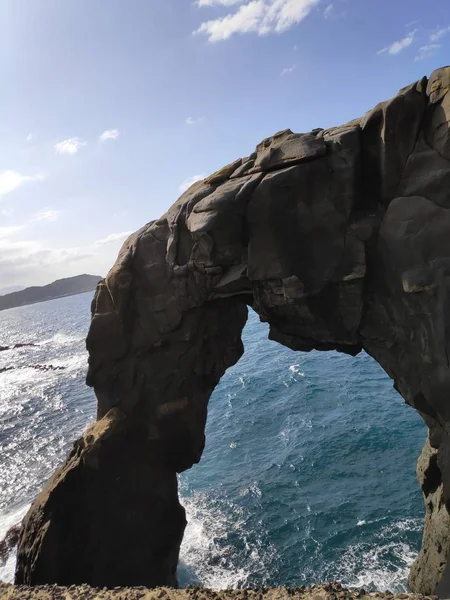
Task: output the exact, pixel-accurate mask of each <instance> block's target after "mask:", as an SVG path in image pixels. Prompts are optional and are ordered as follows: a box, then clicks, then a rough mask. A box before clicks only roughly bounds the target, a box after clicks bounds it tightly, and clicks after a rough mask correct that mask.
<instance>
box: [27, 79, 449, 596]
mask: <svg viewBox="0 0 450 600" xmlns="http://www.w3.org/2000/svg"><path fill="white" fill-rule="evenodd" d="M449 88H450V68H444V69H440V70H438V71H436V72H434V73H433V74H432V75H431V77H430V78H429V79H427V78H423V79H422V80H421V81H417V82H415V83H413V84H412V85H410V86H408V87H406V88H404V89H402V90H401V91H400V92H399V94H398V95H397V96H396V97H395V98H393V99H392V100H389V101H388V102H384V103H381V104H379V105H377V106H376V107H375V108H374V109H373V110H371V111H370V112H369V113H367V114H366V115H365V116H364V117H362V118H361V119H357V120H355V121H352V122H350V123H348V124H346V125H344V126H342V127H336V128H332V129H327V130H322V129H315V130H313V131H312V132H310V133H303V134H296V133H292V132H291V131H290V130H285V131H282V132H280V133H277V134H275V135H274V136H272V137H271V138H268V139H266V140H264V141H262V142H261V143H260V144H259V145H258V146H257V147H256V150H255V152H253V153H252V154H251V155H250V156H248V157H246V158H243V159H239V160H237V161H235V162H234V163H232V164H230V165H228V166H226V167H224V168H223V169H221V170H220V171H218V172H216V173H214V174H213V175H211V176H210V177H208V178H206V179H205V180H203V181H202V182H199V183H196V184H195V185H193V186H192V187H191V188H190V189H189V190H188V191H187V192H185V193H184V194H183V195H182V196H181V198H179V200H178V201H177V202H176V203H175V204H174V205H173V206H172V207H171V208H170V209H169V210H168V212H167V213H166V214H165V215H164V216H163V217H162V218H161V219H159V220H157V221H153V222H151V223H148V224H147V225H145V226H144V227H143V228H142V229H140V230H139V231H137V232H136V233H135V234H133V235H132V236H131V237H130V238H129V239H128V240H127V241H126V242H125V244H124V245H123V247H122V250H121V251H120V254H119V257H118V259H117V261H116V263H115V265H114V266H113V268H112V269H111V271H110V272H109V273H108V275H107V277H106V279H105V280H104V281H102V282H101V283H100V284H99V285H98V287H97V291H96V294H95V298H94V301H93V304H92V323H91V327H90V331H89V335H88V338H87V347H88V350H89V355H90V356H89V373H88V379H87V381H88V384H89V385H91V386H93V387H94V389H95V393H96V396H97V399H98V422H97V423H96V424H94V425H93V426H92V427H91V429H90V430H89V431H88V432H87V433H86V434H85V435H84V436H83V438H82V439H81V440H79V441H78V442H76V444H75V447H74V450H73V451H72V453H71V455H70V456H69V458H68V460H67V461H66V463H65V464H64V465H63V466H62V467H61V468H60V469H59V470H58V471H57V472H56V473H55V475H54V476H53V477H52V478H51V480H50V481H49V482H48V484H47V485H46V487H45V489H44V491H43V492H42V494H41V495H40V496H39V497H38V498H37V500H36V501H35V502H34V504H33V506H32V507H31V509H30V511H29V513H28V515H27V516H26V518H25V520H24V524H23V527H22V531H21V537H20V541H19V551H18V561H17V572H16V582H17V583H27V584H33V585H34V584H39V583H53V582H57V583H60V584H72V583H90V584H92V585H99V586H103V585H106V586H110V587H113V586H116V585H147V586H154V585H161V584H173V583H174V582H175V570H176V566H177V558H178V550H179V545H180V542H181V539H182V536H183V530H184V526H185V517H184V511H183V509H182V507H181V506H180V504H179V501H178V495H177V484H176V474H177V473H179V472H181V471H183V470H185V469H188V468H189V467H191V466H192V465H193V464H194V463H196V462H198V461H199V460H200V457H201V455H202V451H203V447H204V427H205V422H206V415H207V404H208V399H209V397H210V394H211V392H212V390H213V389H214V387H215V385H216V384H217V382H218V381H219V379H220V377H221V376H222V375H223V373H224V372H225V370H226V369H227V368H228V367H229V366H230V365H232V364H234V363H235V362H236V361H237V360H238V359H239V357H240V356H241V354H242V351H243V348H242V342H241V331H242V328H243V326H244V324H245V321H246V316H247V305H250V306H252V307H253V308H254V310H256V311H257V312H258V313H259V315H260V317H261V319H262V320H263V321H266V322H268V323H269V324H270V338H271V339H273V340H276V341H278V342H280V343H281V344H284V345H286V346H288V347H290V348H292V349H294V350H302V351H309V350H312V349H317V350H331V349H335V350H339V351H341V352H346V353H349V354H352V355H355V354H357V353H358V352H360V351H361V350H362V349H363V348H364V349H365V350H366V351H367V352H368V353H369V354H371V355H372V356H373V357H374V358H375V359H376V360H377V361H378V362H379V363H380V365H381V366H382V367H383V368H384V369H385V370H386V372H387V373H388V374H389V375H390V376H391V377H392V379H393V380H394V382H395V386H396V389H397V390H398V391H399V392H400V394H401V395H402V396H403V398H404V399H405V401H406V402H407V403H408V404H410V405H411V406H412V407H413V408H415V409H416V410H418V411H419V412H420V414H421V415H422V417H423V418H424V419H425V421H426V423H427V424H428V427H429V432H430V435H429V443H430V446H431V448H433V451H431V450H429V451H427V454H426V455H424V457H423V459H422V462H423V466H422V467H421V472H423V473H424V474H426V475H425V476H424V479H423V482H422V485H424V486H425V488H424V492H425V494H426V497H427V505H428V516H427V527H426V532H425V538H424V545H423V551H422V553H421V555H420V557H419V560H418V563H417V565H416V566H415V567H414V569H413V576H412V577H411V584H412V586H413V588H414V589H415V590H416V591H421V589H422V588H426V590H427V593H429V590H431V588H433V587H436V586H437V584H438V582H439V581H440V582H441V584H442V581H443V580H444V576H443V575H442V573H443V569H442V565H441V564H440V562H442V560H443V561H444V562H445V560H446V556H447V554H446V552H447V550H446V549H445V548H444V545H443V544H444V542H443V536H442V535H441V534H439V533H438V532H436V530H435V528H436V527H441V524H442V523H443V522H446V521H444V519H447V515H446V512H444V511H447V509H448V507H450V438H449V431H450V427H449V425H450V401H449V393H450V366H449V341H450V312H449V310H448V299H449V296H450V277H449V275H450V211H449V208H450V185H449V184H450V135H449V125H448V121H449V118H450V94H449V93H448V91H449ZM437 481H440V482H441V483H439V484H438V487H436V488H435V489H434V491H433V486H434V485H435V483H436V482H437ZM432 482H434V483H432ZM435 494H440V496H439V500H438V502H437V504H436V501H435V500H434V495H435ZM431 496H432V497H433V507H432V508H431V505H430V502H429V500H428V499H431ZM436 510H438V511H440V514H441V516H440V517H439V518H435V514H437V513H435V511H436ZM438 543H440V544H441V545H442V548H441V550H439V548H437V544H438ZM425 555H427V556H428V557H429V558H424V557H425ZM427 561H428V562H427ZM436 561H438V562H439V564H437V562H436ZM425 567H426V569H427V570H428V571H430V570H431V572H432V575H429V576H427V577H423V576H422V575H420V573H421V572H422V573H423V572H424V569H425ZM444 570H445V566H444ZM444 587H445V586H444ZM445 593H447V592H446V590H445V589H444V590H443V591H442V594H443V595H445ZM449 596H450V594H449Z"/></svg>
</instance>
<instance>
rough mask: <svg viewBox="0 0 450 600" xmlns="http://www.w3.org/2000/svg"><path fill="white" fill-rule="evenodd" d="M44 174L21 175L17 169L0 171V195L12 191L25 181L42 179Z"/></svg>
mask: <svg viewBox="0 0 450 600" xmlns="http://www.w3.org/2000/svg"><path fill="white" fill-rule="evenodd" d="M44 179H45V177H44V175H42V174H40V175H21V174H20V173H18V172H17V171H12V170H7V171H3V172H2V173H0V196H5V195H6V194H9V193H10V192H14V190H17V189H18V188H20V187H21V186H23V185H25V184H26V183H31V182H33V181H43V180H44Z"/></svg>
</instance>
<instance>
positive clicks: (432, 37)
mask: <svg viewBox="0 0 450 600" xmlns="http://www.w3.org/2000/svg"><path fill="white" fill-rule="evenodd" d="M447 33H450V26H449V27H444V28H443V29H438V30H437V31H435V32H434V33H432V34H431V35H430V41H431V42H437V41H439V40H440V39H442V38H443V37H444V36H445V35H447Z"/></svg>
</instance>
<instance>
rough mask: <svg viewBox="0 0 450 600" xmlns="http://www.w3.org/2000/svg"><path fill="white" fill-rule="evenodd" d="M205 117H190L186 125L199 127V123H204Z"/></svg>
mask: <svg viewBox="0 0 450 600" xmlns="http://www.w3.org/2000/svg"><path fill="white" fill-rule="evenodd" d="M204 120H205V117H188V118H187V119H186V125H197V124H198V123H203V121H204Z"/></svg>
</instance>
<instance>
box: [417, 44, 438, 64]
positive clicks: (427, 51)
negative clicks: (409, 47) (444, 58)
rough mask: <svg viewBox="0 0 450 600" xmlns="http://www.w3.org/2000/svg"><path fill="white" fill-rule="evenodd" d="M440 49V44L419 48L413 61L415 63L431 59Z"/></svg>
mask: <svg viewBox="0 0 450 600" xmlns="http://www.w3.org/2000/svg"><path fill="white" fill-rule="evenodd" d="M440 47H441V45H440V44H428V45H426V46H422V47H421V48H419V52H418V54H417V56H416V57H415V58H414V60H415V61H416V62H417V61H419V60H425V59H427V58H431V57H432V56H433V55H434V54H435V53H436V51H437V50H439V48H440Z"/></svg>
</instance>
